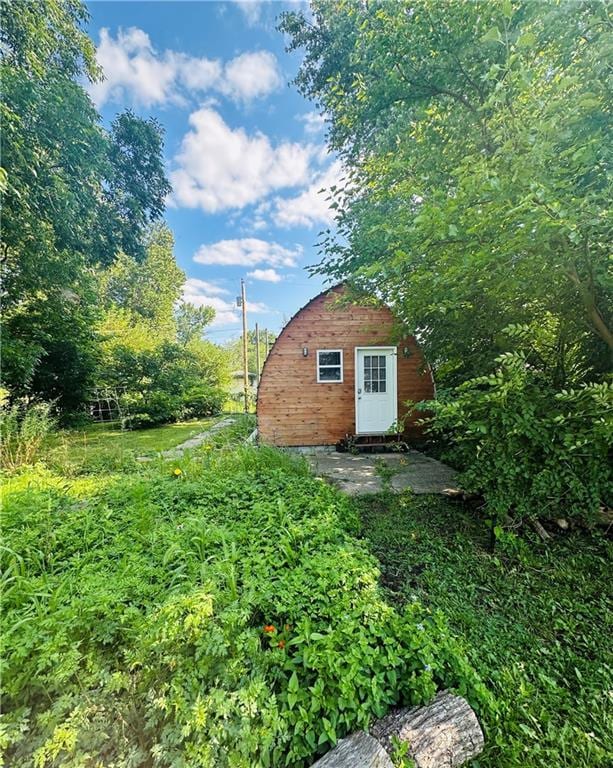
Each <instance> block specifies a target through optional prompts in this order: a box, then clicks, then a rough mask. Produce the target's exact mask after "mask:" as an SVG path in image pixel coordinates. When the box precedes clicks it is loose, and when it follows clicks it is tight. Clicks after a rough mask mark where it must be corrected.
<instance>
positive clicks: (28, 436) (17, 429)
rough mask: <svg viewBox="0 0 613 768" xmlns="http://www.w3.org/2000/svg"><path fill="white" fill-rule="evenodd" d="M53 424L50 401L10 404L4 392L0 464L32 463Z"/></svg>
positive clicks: (8, 467) (15, 466) (0, 416)
mask: <svg viewBox="0 0 613 768" xmlns="http://www.w3.org/2000/svg"><path fill="white" fill-rule="evenodd" d="M54 426H55V418H54V417H53V416H52V414H51V406H50V405H49V403H24V402H17V403H12V404H9V403H8V401H7V399H6V396H3V397H1V398H0V441H1V446H0V466H1V467H2V468H3V469H6V470H11V471H12V470H15V469H18V468H19V467H22V466H24V465H27V464H33V463H34V462H35V461H36V459H37V458H38V456H39V453H40V450H41V446H42V444H43V441H44V440H45V438H46V437H47V436H48V435H49V433H50V432H51V431H52V430H53V428H54Z"/></svg>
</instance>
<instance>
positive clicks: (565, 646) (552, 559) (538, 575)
mask: <svg viewBox="0 0 613 768" xmlns="http://www.w3.org/2000/svg"><path fill="white" fill-rule="evenodd" d="M359 504H360V507H361V519H362V523H363V533H364V536H365V538H366V540H367V541H368V542H369V545H370V547H371V551H372V552H374V554H375V555H376V556H377V557H378V558H379V560H380V562H381V566H382V578H383V584H384V585H385V588H386V593H387V596H388V599H389V600H390V601H392V602H393V603H395V604H396V605H398V606H402V605H404V604H406V603H409V604H410V603H411V602H412V601H413V600H418V601H420V602H421V603H423V604H424V605H426V606H436V607H437V608H438V609H440V610H442V611H443V612H444V613H445V616H446V617H447V620H448V622H449V625H450V628H451V631H452V632H453V633H454V634H455V635H456V636H457V638H458V640H459V642H461V643H462V645H463V646H464V647H465V649H466V652H467V654H468V656H469V659H470V662H471V664H472V665H473V666H474V667H475V668H476V669H477V671H478V672H479V673H480V675H481V676H482V678H483V681H484V682H485V684H486V685H487V686H488V689H489V690H490V692H491V693H492V695H493V699H494V700H493V702H492V705H491V707H489V708H488V709H487V711H486V710H483V711H482V713H481V722H482V725H483V726H484V728H485V735H486V746H485V752H484V754H483V755H482V756H480V757H479V759H478V760H477V761H475V762H474V765H475V766H477V765H478V766H479V768H552V766H556V768H597V767H598V766H602V767H603V768H604V766H608V765H611V762H612V760H613V730H612V728H611V722H612V721H611V698H610V695H611V694H610V692H611V689H612V683H613V675H612V670H611V667H610V638H611V635H612V630H613V627H612V626H611V612H610V606H611V589H610V579H609V576H608V574H609V573H610V567H611V554H612V552H611V544H610V542H608V541H607V540H606V538H605V537H604V536H596V535H587V534H586V533H585V532H581V531H576V532H573V533H568V534H564V535H562V536H558V537H557V538H556V539H555V540H554V541H552V542H551V543H549V545H543V544H541V543H540V542H538V541H531V542H530V543H527V542H525V541H524V542H523V545H522V544H521V543H520V542H518V541H515V542H514V543H515V545H516V546H518V547H519V549H518V550H516V552H515V553H514V554H507V555H505V554H504V553H502V552H499V551H496V552H495V553H494V554H492V553H491V552H490V551H489V540H488V534H487V530H486V528H485V526H484V525H483V522H482V521H479V520H477V519H475V517H474V512H473V511H470V510H467V509H465V508H464V507H463V506H462V505H461V504H459V503H455V502H449V501H448V500H446V499H443V498H437V497H432V496H421V497H416V496H413V495H411V494H410V493H409V494H403V495H402V496H391V495H380V496H377V497H370V498H368V499H363V500H361V501H360V502H359Z"/></svg>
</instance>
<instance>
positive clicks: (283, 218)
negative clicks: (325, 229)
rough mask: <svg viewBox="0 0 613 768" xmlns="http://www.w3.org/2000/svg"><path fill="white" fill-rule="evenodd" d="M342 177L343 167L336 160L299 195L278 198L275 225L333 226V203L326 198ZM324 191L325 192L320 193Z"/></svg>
mask: <svg viewBox="0 0 613 768" xmlns="http://www.w3.org/2000/svg"><path fill="white" fill-rule="evenodd" d="M342 176H343V167H342V165H341V163H340V161H339V160H335V161H334V162H333V163H332V164H331V165H330V166H329V167H328V168H326V169H325V170H324V171H322V172H321V173H319V174H318V175H317V176H316V177H315V179H314V181H313V183H312V184H310V185H309V186H308V187H307V189H305V190H304V191H303V192H301V193H300V194H299V195H296V196H295V197H290V198H281V197H278V198H276V200H275V210H274V212H273V220H274V222H275V224H276V225H277V226H278V227H284V228H289V227H298V226H304V227H311V226H314V225H315V224H331V223H332V222H333V221H334V211H333V209H331V208H330V203H331V202H332V201H331V200H327V199H326V198H327V197H329V195H330V193H329V192H328V190H329V189H330V187H331V186H333V185H338V182H339V179H340V178H341V177H342ZM322 189H323V190H324V191H323V192H321V191H320V190H322Z"/></svg>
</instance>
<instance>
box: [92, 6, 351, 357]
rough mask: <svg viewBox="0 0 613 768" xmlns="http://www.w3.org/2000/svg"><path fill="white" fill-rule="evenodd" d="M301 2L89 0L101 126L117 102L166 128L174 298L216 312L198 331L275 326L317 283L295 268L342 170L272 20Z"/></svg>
mask: <svg viewBox="0 0 613 768" xmlns="http://www.w3.org/2000/svg"><path fill="white" fill-rule="evenodd" d="M299 7H301V6H300V5H298V4H290V3H286V2H258V0H251V1H250V2H205V1H203V0H193V1H192V2H187V1H186V0H183V1H178V0H175V1H172V2H171V1H170V0H166V1H165V2H164V1H161V2H156V1H154V0H141V1H140V2H121V1H117V2H109V1H107V0H96V1H94V2H89V3H88V8H89V12H90V17H91V18H90V23H89V33H90V36H91V37H92V39H93V40H94V43H95V44H96V47H97V58H98V63H99V64H100V65H101V67H102V69H103V71H104V76H105V77H104V80H103V81H101V82H98V83H94V84H92V85H89V86H88V90H89V92H90V95H91V97H92V99H93V100H94V103H95V104H96V106H97V108H98V110H99V112H100V114H101V115H102V118H103V121H104V122H105V124H107V125H108V124H109V123H110V121H111V120H112V119H113V117H114V116H115V115H116V114H117V113H118V112H121V111H123V110H124V109H126V108H130V109H132V110H133V111H134V112H135V113H136V114H138V115H140V116H141V117H149V116H152V117H155V118H156V119H157V120H158V121H159V122H160V123H161V124H162V126H163V128H164V130H165V149H164V155H165V158H164V159H165V163H166V168H167V174H168V177H169V179H170V182H171V184H172V187H173V191H172V193H171V195H170V197H169V200H168V203H167V210H166V214H165V218H166V221H167V223H168V225H169V227H170V228H171V230H172V231H173V234H174V237H175V255H176V258H177V262H178V264H179V266H180V267H181V268H182V269H183V270H184V271H185V273H186V274H187V282H186V286H185V294H184V298H185V300H186V301H190V302H192V303H194V304H197V305H203V304H207V305H209V306H213V307H214V308H215V310H216V318H215V321H214V323H213V325H212V326H211V327H210V328H209V329H208V331H207V334H206V335H207V336H208V337H209V338H210V339H211V340H212V341H216V342H218V343H219V342H223V341H225V340H227V339H228V338H233V337H236V336H238V335H239V334H240V323H241V320H240V314H239V312H240V310H238V309H237V307H236V296H237V295H239V294H240V280H241V278H244V279H245V281H246V290H247V308H248V323H249V327H250V328H253V327H254V325H255V323H256V322H257V323H258V324H259V326H260V328H269V329H271V330H273V331H275V332H278V331H279V330H280V329H281V328H282V327H283V325H284V324H285V322H287V320H288V319H289V318H290V317H291V316H292V315H293V314H295V312H296V311H297V310H298V309H300V307H302V306H303V305H304V304H305V303H306V302H307V301H308V300H309V299H310V298H312V297H313V296H315V295H316V294H317V293H319V292H320V291H321V290H322V287H323V282H322V279H321V278H319V277H310V276H309V273H308V272H307V271H306V270H305V268H306V267H307V266H308V265H310V264H314V263H316V262H317V261H319V256H318V251H317V246H316V243H317V241H318V234H319V232H321V231H322V230H323V229H325V228H327V227H328V226H330V225H331V224H332V216H331V212H330V209H329V208H328V204H327V202H326V199H325V197H326V195H325V194H319V190H320V189H321V188H322V187H324V188H325V187H329V186H331V185H332V184H334V183H335V182H336V181H337V180H338V179H340V178H341V177H342V173H341V168H340V164H339V162H338V160H337V159H335V158H334V157H332V156H331V155H329V154H328V153H327V150H326V145H325V123H324V121H323V120H322V118H321V116H320V115H319V114H318V113H317V111H316V110H315V109H314V106H313V104H311V103H310V102H308V101H307V100H306V99H304V98H303V97H302V96H301V95H300V94H299V93H298V91H297V89H296V87H295V86H294V85H293V84H291V80H292V79H293V77H294V76H295V74H296V72H297V70H298V67H299V64H300V54H299V53H292V54H290V53H287V52H286V51H285V44H286V41H285V40H284V38H283V35H282V34H281V33H280V32H278V31H277V30H276V28H275V26H276V17H277V16H278V14H279V13H281V12H282V11H283V10H287V9H292V8H294V9H296V8H299Z"/></svg>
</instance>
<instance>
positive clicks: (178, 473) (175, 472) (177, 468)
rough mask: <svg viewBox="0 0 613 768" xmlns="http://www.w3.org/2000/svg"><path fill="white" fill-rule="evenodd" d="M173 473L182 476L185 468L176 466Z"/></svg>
mask: <svg viewBox="0 0 613 768" xmlns="http://www.w3.org/2000/svg"><path fill="white" fill-rule="evenodd" d="M172 474H173V475H174V476H175V477H180V476H181V475H182V474H183V470H182V469H179V467H175V468H174V469H173V471H172Z"/></svg>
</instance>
